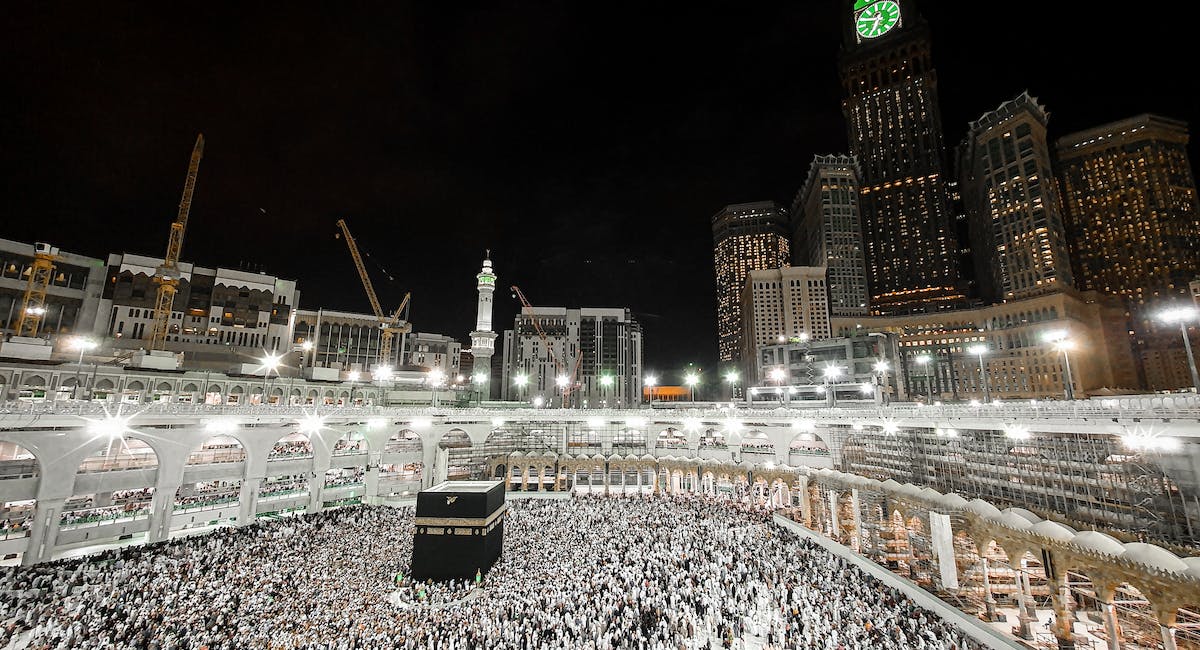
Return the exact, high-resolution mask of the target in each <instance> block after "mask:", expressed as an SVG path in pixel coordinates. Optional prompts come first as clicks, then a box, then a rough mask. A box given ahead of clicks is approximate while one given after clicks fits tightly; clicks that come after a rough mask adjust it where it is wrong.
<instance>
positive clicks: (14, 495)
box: [0, 476, 38, 501]
mask: <svg viewBox="0 0 1200 650" xmlns="http://www.w3.org/2000/svg"><path fill="white" fill-rule="evenodd" d="M37 489H38V478H37V477H36V476H33V477H29V478H18V479H11V480H8V481H4V483H3V485H0V490H2V491H0V494H3V495H4V499H3V501H24V500H26V499H33V498H35V497H36V496H37Z"/></svg>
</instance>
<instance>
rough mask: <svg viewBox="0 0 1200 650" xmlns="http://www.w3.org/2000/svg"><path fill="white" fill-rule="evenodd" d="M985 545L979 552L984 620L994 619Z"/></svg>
mask: <svg viewBox="0 0 1200 650" xmlns="http://www.w3.org/2000/svg"><path fill="white" fill-rule="evenodd" d="M986 553H987V547H984V550H983V552H981V553H980V554H979V561H980V565H981V569H982V570H983V615H984V620H986V621H994V620H996V599H995V598H994V597H993V596H992V578H991V576H989V575H988V573H989V571H988V569H989V566H988V557H987V555H986Z"/></svg>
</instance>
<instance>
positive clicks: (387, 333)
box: [337, 219, 412, 366]
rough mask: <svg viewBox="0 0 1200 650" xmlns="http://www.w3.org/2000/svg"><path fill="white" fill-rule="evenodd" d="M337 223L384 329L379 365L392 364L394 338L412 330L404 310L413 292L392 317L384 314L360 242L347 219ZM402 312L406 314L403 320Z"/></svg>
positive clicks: (406, 295) (380, 343) (376, 316)
mask: <svg viewBox="0 0 1200 650" xmlns="http://www.w3.org/2000/svg"><path fill="white" fill-rule="evenodd" d="M337 225H338V228H341V229H342V237H343V238H344V239H345V240H346V247H347V248H349V249H350V257H353V258H354V268H356V269H358V277H359V279H361V280H362V285H363V289H366V291H367V300H369V301H370V302H371V311H373V312H374V313H375V318H378V319H379V326H380V328H381V329H382V330H383V335H382V336H381V337H380V341H379V366H386V365H390V364H391V362H392V338H393V337H394V336H395V335H397V334H407V333H408V332H411V331H412V325H409V324H408V318H407V313H406V312H405V311H404V310H405V308H406V307H408V300H409V298H411V297H412V294H411V293H406V294H404V299H403V300H401V301H400V306H399V307H397V308H396V311H395V312H393V313H392V315H391V316H390V317H388V316H386V315H384V313H383V308H382V307H380V306H379V296H377V295H375V287H374V285H372V284H371V276H369V275H367V267H366V266H364V265H363V260H362V255H360V254H359V253H358V243H357V242H355V241H354V236H353V235H351V234H350V228H349V226H347V225H346V220H345V219H338V221H337ZM401 314H404V319H403V321H402V320H401Z"/></svg>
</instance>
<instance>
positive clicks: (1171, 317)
mask: <svg viewBox="0 0 1200 650" xmlns="http://www.w3.org/2000/svg"><path fill="white" fill-rule="evenodd" d="M1198 316H1200V310H1197V309H1196V308H1195V307H1175V308H1173V309H1166V310H1164V311H1162V312H1160V313H1159V314H1158V319H1159V320H1161V321H1163V322H1164V323H1179V333H1180V334H1182V335H1183V347H1184V349H1186V350H1187V358H1188V369H1189V370H1191V371H1192V390H1194V391H1196V392H1197V393H1200V374H1197V373H1196V357H1194V356H1192V342H1191V341H1189V340H1188V333H1187V324H1188V323H1189V322H1191V321H1194V320H1196V318H1197V317H1198Z"/></svg>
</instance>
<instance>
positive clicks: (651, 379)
mask: <svg viewBox="0 0 1200 650" xmlns="http://www.w3.org/2000/svg"><path fill="white" fill-rule="evenodd" d="M642 383H643V384H644V385H645V386H646V388H649V389H650V391H649V392H650V408H654V387H655V386H657V385H658V377H655V376H654V375H646V377H645V378H644V379H642Z"/></svg>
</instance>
